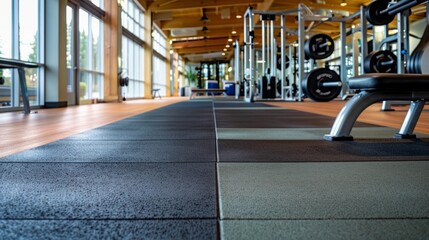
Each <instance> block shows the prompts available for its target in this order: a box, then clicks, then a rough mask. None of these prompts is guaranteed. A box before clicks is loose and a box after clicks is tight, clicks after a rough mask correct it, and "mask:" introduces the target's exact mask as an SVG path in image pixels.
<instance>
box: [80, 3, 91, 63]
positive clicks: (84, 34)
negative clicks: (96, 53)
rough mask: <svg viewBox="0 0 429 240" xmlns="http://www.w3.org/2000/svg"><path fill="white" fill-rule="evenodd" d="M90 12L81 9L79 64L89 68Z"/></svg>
mask: <svg viewBox="0 0 429 240" xmlns="http://www.w3.org/2000/svg"><path fill="white" fill-rule="evenodd" d="M88 17H89V16H88V13H87V12H86V11H84V10H82V9H80V10H79V47H80V48H79V55H80V58H79V66H80V67H81V68H84V69H89V62H88V54H89V52H88V51H89V49H88V33H89V26H88Z"/></svg>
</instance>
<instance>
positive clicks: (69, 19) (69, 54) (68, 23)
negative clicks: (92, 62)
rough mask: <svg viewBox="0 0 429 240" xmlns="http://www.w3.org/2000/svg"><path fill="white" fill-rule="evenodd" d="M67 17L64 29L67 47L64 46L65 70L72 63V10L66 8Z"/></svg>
mask: <svg viewBox="0 0 429 240" xmlns="http://www.w3.org/2000/svg"><path fill="white" fill-rule="evenodd" d="M66 11H67V13H66V15H67V17H66V29H67V46H66V48H67V49H66V51H67V54H66V58H67V60H66V61H67V68H71V67H72V62H73V59H72V57H73V55H74V54H73V45H74V43H73V9H72V8H71V7H69V6H67V10H66Z"/></svg>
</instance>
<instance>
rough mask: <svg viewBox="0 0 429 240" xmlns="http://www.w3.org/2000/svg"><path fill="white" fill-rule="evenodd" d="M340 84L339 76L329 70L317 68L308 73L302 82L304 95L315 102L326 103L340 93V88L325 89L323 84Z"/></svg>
mask: <svg viewBox="0 0 429 240" xmlns="http://www.w3.org/2000/svg"><path fill="white" fill-rule="evenodd" d="M332 82H336V83H337V82H341V79H340V76H338V74H337V73H336V72H335V71H333V70H330V69H327V68H317V69H314V70H313V71H311V72H309V73H308V74H307V76H306V77H305V78H304V81H303V82H302V89H303V91H304V93H305V94H306V95H307V96H308V97H309V98H311V99H313V100H314V101H317V102H328V101H331V100H332V99H334V98H336V97H337V96H338V94H340V92H341V87H340V86H331V87H325V86H323V83H332Z"/></svg>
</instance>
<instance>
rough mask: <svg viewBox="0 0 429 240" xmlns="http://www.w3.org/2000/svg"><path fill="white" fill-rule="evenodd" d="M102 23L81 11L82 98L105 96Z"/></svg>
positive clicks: (80, 63)
mask: <svg viewBox="0 0 429 240" xmlns="http://www.w3.org/2000/svg"><path fill="white" fill-rule="evenodd" d="M102 24H103V23H102V21H101V20H100V19H98V18H97V17H95V16H93V15H92V14H90V13H88V12H87V11H85V10H83V9H80V10H79V46H80V51H79V55H80V56H79V67H80V89H81V91H80V98H81V99H99V98H102V97H103V96H104V94H103V82H104V77H103V75H104V68H103V55H104V54H103V46H104V45H103V44H104V42H103V26H102Z"/></svg>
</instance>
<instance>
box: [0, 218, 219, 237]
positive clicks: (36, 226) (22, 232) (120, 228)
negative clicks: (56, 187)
mask: <svg viewBox="0 0 429 240" xmlns="http://www.w3.org/2000/svg"><path fill="white" fill-rule="evenodd" d="M216 236H217V231H216V220H162V221H160V220H131V221H127V220H122V221H113V220H104V221H103V220H72V221H67V220H62V221H61V220H58V221H54V220H51V221H49V220H48V221H47V220H41V221H34V220H24V221H14V220H9V221H0V239H79V240H81V239H91V240H92V239H162V240H164V239H175V240H176V239H217V237H216Z"/></svg>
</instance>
